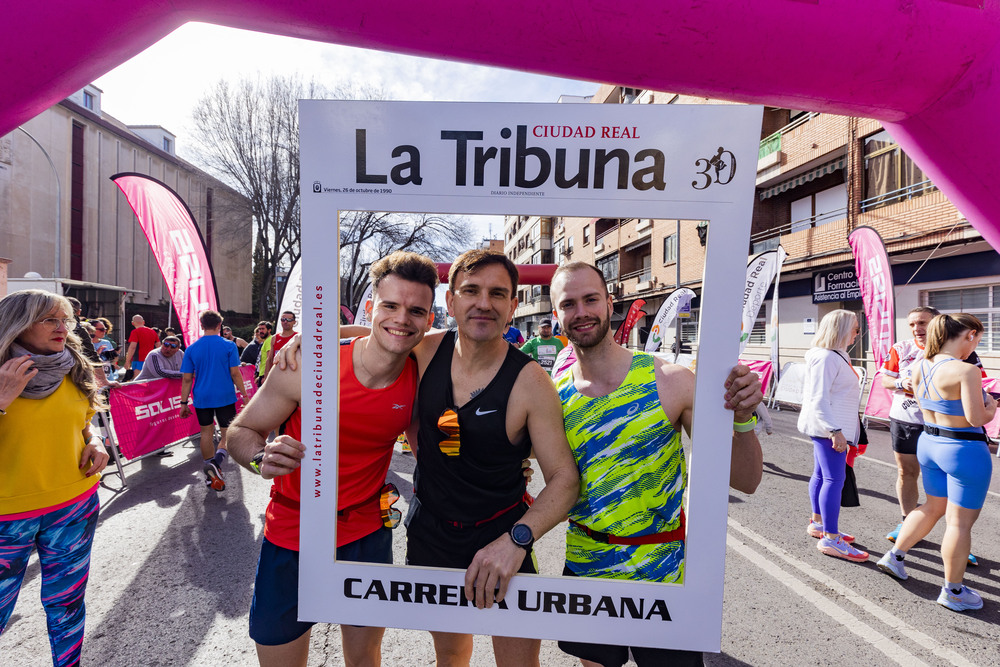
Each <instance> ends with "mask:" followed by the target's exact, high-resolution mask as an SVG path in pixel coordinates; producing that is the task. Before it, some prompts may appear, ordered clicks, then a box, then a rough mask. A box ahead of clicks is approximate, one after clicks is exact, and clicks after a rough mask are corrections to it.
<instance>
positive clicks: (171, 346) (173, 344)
mask: <svg viewBox="0 0 1000 667" xmlns="http://www.w3.org/2000/svg"><path fill="white" fill-rule="evenodd" d="M163 347H169V348H173V349H177V347H178V345H177V343H164V344H163Z"/></svg>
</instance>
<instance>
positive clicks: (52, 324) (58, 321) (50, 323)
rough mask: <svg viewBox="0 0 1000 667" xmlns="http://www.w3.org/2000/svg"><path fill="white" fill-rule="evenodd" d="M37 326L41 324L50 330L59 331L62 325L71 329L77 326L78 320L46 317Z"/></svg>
mask: <svg viewBox="0 0 1000 667" xmlns="http://www.w3.org/2000/svg"><path fill="white" fill-rule="evenodd" d="M35 324H41V325H42V326H44V327H46V328H49V329H58V328H59V326H60V325H62V326H64V327H66V328H67V329H69V328H70V327H71V326H75V325H76V320H75V319H73V318H72V317H46V318H45V319H44V320H38V321H37V322H35Z"/></svg>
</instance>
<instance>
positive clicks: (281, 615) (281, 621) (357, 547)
mask: <svg viewBox="0 0 1000 667" xmlns="http://www.w3.org/2000/svg"><path fill="white" fill-rule="evenodd" d="M337 560H349V561H357V562H361V563H384V564H387V565H391V564H392V531H391V530H390V529H388V528H379V529H378V530H376V531H375V532H374V533H371V534H370V535H366V536H364V537H362V538H361V539H359V540H355V541H353V542H350V543H348V544H345V545H343V546H341V547H337ZM298 613H299V552H298V551H292V550H291V549H284V548H282V547H279V546H277V545H275V544H273V543H271V542H269V541H268V539H267V538H266V537H265V538H264V541H263V543H262V544H261V545H260V559H259V560H258V561H257V576H256V578H255V579H254V589H253V600H252V601H251V602H250V638H251V639H253V640H254V641H255V642H257V643H258V644H261V645H262V646H280V645H282V644H287V643H289V642H292V641H295V640H296V639H298V638H299V637H301V636H302V635H304V634H305V633H306V632H307V631H308V630H309V628H311V627H312V626H313V623H306V622H303V621H300V620H298Z"/></svg>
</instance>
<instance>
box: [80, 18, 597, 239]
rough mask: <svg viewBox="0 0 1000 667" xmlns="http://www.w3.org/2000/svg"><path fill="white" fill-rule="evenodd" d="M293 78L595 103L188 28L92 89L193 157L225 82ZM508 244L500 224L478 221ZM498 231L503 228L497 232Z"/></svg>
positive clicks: (584, 91) (312, 45) (392, 89)
mask: <svg viewBox="0 0 1000 667" xmlns="http://www.w3.org/2000/svg"><path fill="white" fill-rule="evenodd" d="M258 74H260V75H263V76H267V75H271V74H282V75H286V76H287V75H290V74H296V75H298V76H300V77H301V78H302V80H303V81H310V80H315V81H316V82H317V83H319V84H322V85H324V86H326V87H327V88H331V89H332V88H334V87H336V86H337V85H339V84H343V83H353V84H356V85H370V86H373V87H375V88H381V89H384V90H385V91H386V92H387V93H388V95H389V97H390V98H391V99H394V100H415V101H422V100H435V101H467V102H555V101H557V100H558V99H559V96H560V95H580V96H588V95H592V94H594V93H595V92H597V88H598V85H599V84H597V83H591V82H585V81H574V80H570V79H559V78H555V77H548V76H541V75H537V74H527V73H524V72H517V71H514V70H506V69H500V68H495V67H483V66H478V65H467V64H463V63H456V62H450V61H446V60H435V59H431V58H417V57H414V56H403V55H398V54H393V53H387V52H383V51H371V50H367V49H358V48H354V47H347V46H340V45H334V44H325V43H322V42H311V41H308V40H303V39H293V38H291V37H281V36H277V35H269V34H265V33H257V32H252V31H248V30H237V29H235V28H225V27H221V26H215V25H210V24H205V23H188V24H187V25H184V26H182V27H180V28H178V29H177V30H175V31H174V32H173V33H171V34H170V35H168V36H167V37H165V38H163V39H162V40H160V41H159V42H157V43H156V44H154V45H153V46H151V47H149V48H148V49H146V50H145V51H143V52H142V53H140V54H139V55H137V56H135V57H134V58H132V59H131V60H129V61H128V62H126V63H124V64H122V65H120V66H119V67H117V68H115V69H114V70H112V71H111V72H108V73H107V74H105V75H104V76H102V77H100V78H99V79H97V80H96V81H94V85H96V86H97V87H98V88H100V89H101V91H102V96H101V107H102V110H103V111H104V112H105V113H108V114H110V115H112V116H114V117H115V118H117V119H118V120H120V121H122V122H124V123H125V124H127V125H160V126H162V127H164V128H165V129H167V130H168V131H170V132H171V133H173V134H174V135H176V136H177V144H176V150H177V154H178V155H179V156H180V157H182V158H185V159H187V160H190V161H192V162H193V163H194V164H197V161H196V160H195V159H194V155H193V154H192V153H190V152H189V150H188V149H189V143H188V138H189V137H190V136H191V129H192V121H191V111H192V110H193V109H194V107H195V104H196V103H197V102H198V100H199V99H201V98H202V97H203V96H204V95H205V94H206V93H207V92H208V91H209V90H211V88H212V87H213V86H214V85H215V84H216V83H218V82H219V81H220V80H222V79H228V80H238V79H240V78H244V77H251V78H252V77H256V76H257V75H258ZM490 224H492V226H493V236H494V237H496V238H502V234H503V229H502V220H501V221H499V223H498V222H497V220H496V219H493V220H486V221H479V223H478V226H479V227H480V231H481V233H482V236H483V237H484V238H485V237H486V236H487V234H488V231H489V225H490ZM498 225H499V228H498Z"/></svg>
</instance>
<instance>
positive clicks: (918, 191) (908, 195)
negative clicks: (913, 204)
mask: <svg viewBox="0 0 1000 667" xmlns="http://www.w3.org/2000/svg"><path fill="white" fill-rule="evenodd" d="M934 190H937V187H935V185H934V184H933V183H931V182H930V180H926V181H921V182H920V183H914V184H912V185H907V186H906V187H902V188H898V189H896V190H892V191H890V192H884V193H881V194H878V195H876V196H874V197H869V198H868V199H864V200H862V201H861V212H862V213H864V212H867V211H870V210H872V209H875V208H878V207H880V206H887V205H889V204H895V203H896V202H901V201H906V200H908V199H913V198H914V197H919V196H920V195H922V194H925V193H928V192H932V191H934Z"/></svg>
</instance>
